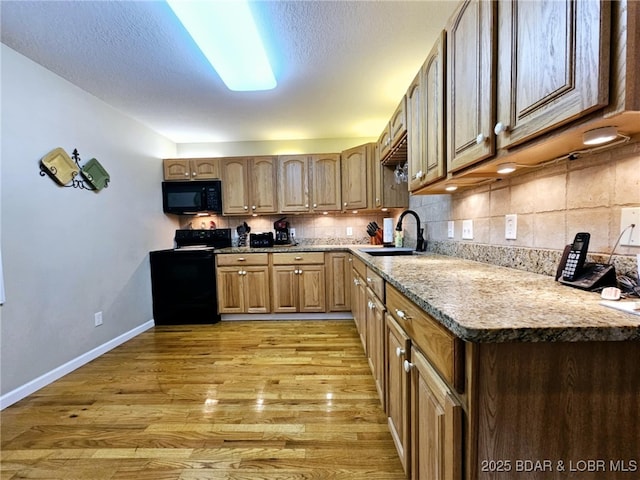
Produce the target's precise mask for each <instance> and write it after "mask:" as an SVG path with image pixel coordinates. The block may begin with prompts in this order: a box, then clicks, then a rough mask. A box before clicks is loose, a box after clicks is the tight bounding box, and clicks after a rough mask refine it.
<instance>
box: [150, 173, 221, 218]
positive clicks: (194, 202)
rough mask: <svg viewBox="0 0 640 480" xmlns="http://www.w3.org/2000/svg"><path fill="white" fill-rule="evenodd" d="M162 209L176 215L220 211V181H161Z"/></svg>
mask: <svg viewBox="0 0 640 480" xmlns="http://www.w3.org/2000/svg"><path fill="white" fill-rule="evenodd" d="M162 209H163V210H164V212H165V213H174V214H177V215H192V214H196V213H206V212H209V213H222V182H221V181H220V180H206V181H204V180H203V181H193V182H162Z"/></svg>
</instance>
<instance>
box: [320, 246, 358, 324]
mask: <svg viewBox="0 0 640 480" xmlns="http://www.w3.org/2000/svg"><path fill="white" fill-rule="evenodd" d="M350 259H351V255H350V254H349V253H348V252H327V253H325V268H326V273H327V285H326V292H327V311H329V312H349V311H351V288H350V285H351V263H352V262H350V261H349V260H350Z"/></svg>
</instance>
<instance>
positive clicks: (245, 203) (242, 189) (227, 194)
mask: <svg viewBox="0 0 640 480" xmlns="http://www.w3.org/2000/svg"><path fill="white" fill-rule="evenodd" d="M220 166H221V168H222V209H223V212H224V213H225V214H227V215H238V214H248V213H249V178H248V176H247V159H246V158H241V157H238V158H223V159H222V160H221V163H220Z"/></svg>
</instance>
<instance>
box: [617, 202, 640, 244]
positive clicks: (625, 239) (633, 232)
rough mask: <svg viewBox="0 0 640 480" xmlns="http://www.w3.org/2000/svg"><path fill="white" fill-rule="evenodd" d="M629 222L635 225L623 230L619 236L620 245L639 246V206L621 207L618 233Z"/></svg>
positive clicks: (627, 225)
mask: <svg viewBox="0 0 640 480" xmlns="http://www.w3.org/2000/svg"><path fill="white" fill-rule="evenodd" d="M631 224H635V225H636V226H635V227H633V229H631V228H629V229H628V230H627V231H626V232H624V234H623V235H622V237H621V238H620V245H626V246H628V247H640V207H633V208H623V209H622V210H621V214H620V233H622V232H623V231H624V230H625V229H626V228H627V227H629V225H631Z"/></svg>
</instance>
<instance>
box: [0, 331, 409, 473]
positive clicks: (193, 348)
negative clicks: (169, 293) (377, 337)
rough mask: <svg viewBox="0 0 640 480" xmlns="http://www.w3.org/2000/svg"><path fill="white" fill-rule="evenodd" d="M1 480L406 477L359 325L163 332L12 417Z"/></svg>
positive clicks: (88, 368) (44, 393) (23, 405)
mask: <svg viewBox="0 0 640 480" xmlns="http://www.w3.org/2000/svg"><path fill="white" fill-rule="evenodd" d="M0 420H1V423H2V427H1V433H2V437H1V440H2V443H1V445H2V452H1V463H0V467H1V479H2V480H9V479H11V480H15V479H21V478H38V479H52V480H53V479H55V480H62V479H64V480H76V479H77V480H91V479H100V480H122V479H135V480H147V479H148V480H178V479H180V480H182V479H185V480H186V479H191V480H193V479H234V480H259V479H263V480H275V479H278V480H289V479H291V480H298V479H336V480H341V479H348V480H358V479H367V480H378V479H379V480H396V479H404V478H405V476H404V474H403V472H402V466H401V464H400V461H399V459H398V455H397V453H396V450H395V447H394V444H393V441H392V439H391V436H390V434H389V431H388V428H387V419H386V416H385V414H384V412H383V411H382V409H381V406H380V403H379V400H378V396H377V393H376V387H375V384H374V381H373V378H372V376H371V372H370V370H369V367H368V364H367V360H366V358H365V355H364V352H363V349H362V345H361V343H360V340H359V336H358V334H357V332H356V330H355V326H354V323H353V321H346V320H342V321H334V320H331V321H300V322H298V321H275V322H265V321H260V322H222V323H218V324H215V325H204V326H202V325H198V326H163V327H155V328H154V329H152V330H149V331H147V332H145V333H143V334H142V335H139V336H138V337H136V338H134V339H132V340H130V341H129V342H127V343H126V344H124V345H122V346H120V347H118V348H116V349H114V350H112V351H111V352H108V353H107V354H105V355H103V356H102V357H100V358H98V359H96V360H94V361H93V362H91V363H90V364H88V365H85V366H83V367H82V368H80V369H78V370H76V371H75V372H72V373H71V374H69V375H67V376H65V377H64V378H62V379H60V380H58V381H57V382H55V383H53V384H51V385H49V386H47V387H45V388H43V389H42V390H40V391H38V392H36V393H35V394H33V395H31V396H29V397H28V398H26V399H24V400H22V401H20V402H18V403H16V404H15V405H13V406H11V407H8V408H6V409H5V410H4V411H2V412H1V413H0Z"/></svg>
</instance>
